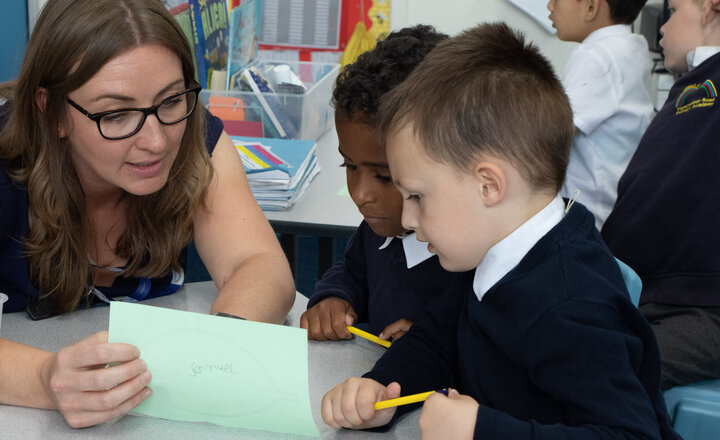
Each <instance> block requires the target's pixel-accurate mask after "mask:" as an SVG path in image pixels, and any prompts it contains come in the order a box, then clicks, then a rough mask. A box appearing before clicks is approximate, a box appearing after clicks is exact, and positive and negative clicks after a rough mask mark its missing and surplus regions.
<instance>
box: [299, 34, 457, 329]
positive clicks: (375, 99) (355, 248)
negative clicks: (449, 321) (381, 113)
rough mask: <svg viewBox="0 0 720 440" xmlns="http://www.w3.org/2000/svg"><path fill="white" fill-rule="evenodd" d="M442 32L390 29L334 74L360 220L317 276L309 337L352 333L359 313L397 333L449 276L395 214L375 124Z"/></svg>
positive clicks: (306, 323) (306, 322)
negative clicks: (386, 97)
mask: <svg viewBox="0 0 720 440" xmlns="http://www.w3.org/2000/svg"><path fill="white" fill-rule="evenodd" d="M446 38H447V35H445V34H441V33H438V32H436V31H435V29H433V28H432V27H430V26H423V25H419V26H415V27H411V28H406V29H402V30H400V31H397V32H393V33H391V34H390V35H388V36H387V38H386V39H385V40H382V41H379V42H378V44H377V46H376V47H375V48H374V49H373V50H371V51H369V52H366V53H364V54H362V55H361V56H360V57H359V58H358V59H357V61H356V62H355V63H353V64H351V65H348V66H347V67H346V68H345V69H344V70H343V72H342V73H341V74H340V76H339V77H338V79H337V82H336V84H335V90H334V92H333V104H334V106H335V128H336V130H337V134H338V139H339V147H338V150H339V151H340V154H341V155H342V157H343V164H342V165H341V166H343V167H345V168H346V170H347V184H348V191H349V192H350V197H352V200H353V202H355V204H356V205H357V207H358V209H359V210H360V212H361V213H362V215H363V217H364V221H363V222H362V223H361V224H360V227H359V228H358V230H357V232H355V234H354V235H353V236H352V237H351V238H350V239H349V241H348V244H347V248H346V249H345V260H344V261H340V262H338V263H336V264H335V265H334V266H333V267H331V268H330V269H329V270H328V271H327V273H325V275H324V276H323V277H322V279H320V281H318V282H317V285H316V291H315V294H314V295H313V296H312V297H311V298H310V302H309V303H308V310H307V311H306V312H305V313H303V315H302V317H301V318H300V326H301V327H302V328H306V329H308V337H309V338H311V339H317V340H338V339H346V338H349V337H350V333H349V332H348V331H347V328H346V326H347V325H350V324H353V323H355V322H356V321H359V322H368V327H369V331H370V332H371V333H373V334H376V335H378V334H379V336H380V338H382V339H388V340H396V339H397V338H399V337H400V336H402V335H403V334H404V333H405V332H406V331H407V330H408V328H410V325H412V321H414V320H415V319H417V318H419V317H420V316H421V315H422V312H423V310H424V308H425V305H426V304H427V303H428V302H429V301H430V300H431V299H433V298H434V297H435V296H436V295H437V294H438V293H439V292H440V291H441V290H442V289H443V288H444V287H446V286H447V285H448V284H449V279H450V274H449V273H448V272H446V271H445V270H443V269H442V267H440V264H439V263H438V259H437V257H435V256H433V255H432V254H431V253H430V252H429V251H428V250H427V247H426V246H425V244H423V243H419V242H418V241H417V239H416V237H415V234H414V233H412V231H407V230H406V229H405V228H403V226H402V224H401V222H400V216H401V213H402V197H401V196H400V193H399V192H398V190H397V189H396V188H395V186H394V185H393V182H392V178H391V177H390V170H389V168H388V164H387V158H386V156H385V143H384V142H382V141H379V140H378V139H377V137H376V136H375V131H374V125H375V116H376V113H377V109H378V104H379V100H380V97H381V96H382V95H383V94H385V93H386V92H388V91H389V90H390V89H392V88H393V87H395V86H396V85H398V84H399V83H400V82H402V81H403V80H404V79H405V78H406V77H407V76H408V74H409V73H410V71H412V69H413V68H415V66H417V64H418V63H419V62H420V61H421V60H422V59H423V57H425V55H426V54H427V53H428V52H429V51H430V49H432V48H433V47H435V45H436V44H437V43H438V42H440V41H442V40H444V39H446Z"/></svg>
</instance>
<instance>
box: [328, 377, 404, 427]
mask: <svg viewBox="0 0 720 440" xmlns="http://www.w3.org/2000/svg"><path fill="white" fill-rule="evenodd" d="M397 397H400V384H398V383H397V382H393V383H391V384H390V385H388V386H387V387H385V386H383V385H382V384H380V383H378V382H376V381H374V380H372V379H365V378H359V377H351V378H350V379H348V380H346V381H345V382H343V383H341V384H340V385H338V386H336V387H335V388H333V389H332V390H330V391H328V392H327V393H326V394H325V396H324V397H323V400H322V416H323V420H324V421H325V423H327V424H328V425H329V426H332V427H333V428H352V429H364V428H373V427H376V426H382V425H387V424H388V423H389V422H390V420H391V419H392V417H393V415H394V414H395V408H394V407H393V408H387V409H381V410H379V411H376V410H375V402H378V401H380V400H387V399H395V398H397Z"/></svg>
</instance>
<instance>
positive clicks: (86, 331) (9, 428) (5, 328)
mask: <svg viewBox="0 0 720 440" xmlns="http://www.w3.org/2000/svg"><path fill="white" fill-rule="evenodd" d="M216 294H217V290H216V289H215V286H214V285H213V283H212V282H203V283H192V284H186V285H185V286H184V287H183V288H181V289H180V290H179V291H178V292H177V293H175V294H174V295H169V296H165V297H162V298H156V299H153V300H148V301H145V302H144V304H149V305H156V306H162V307H167V308H172V309H180V310H189V311H194V312H201V313H207V312H208V311H209V310H210V305H211V304H212V301H213V300H214V298H215V295H216ZM306 304H307V298H305V297H304V296H303V295H300V294H298V295H297V298H296V300H295V304H294V306H293V308H292V310H291V311H290V313H289V315H288V318H287V320H286V324H287V325H291V326H294V327H297V326H298V325H299V321H300V315H301V314H302V312H303V311H304V310H305V307H306ZM108 316H109V308H108V307H97V308H93V309H90V310H80V311H76V312H72V313H69V314H67V315H65V316H60V317H54V318H49V319H46V320H43V321H32V320H30V318H29V317H28V316H27V314H25V313H22V312H20V313H10V314H5V315H4V316H3V319H2V330H1V331H2V337H3V338H6V339H10V340H13V341H17V342H22V343H25V344H28V345H33V346H35V347H39V348H42V349H46V350H53V351H55V350H58V349H60V348H62V347H64V346H66V345H69V344H71V343H74V342H77V341H78V340H80V339H83V338H85V337H87V336H90V335H92V334H94V333H96V332H98V331H101V330H107V327H108ZM384 350H385V349H384V348H382V347H380V346H378V345H375V344H373V343H371V342H369V341H365V340H363V339H359V338H353V339H351V340H348V341H340V342H317V341H310V342H309V347H308V357H309V365H308V371H309V376H310V377H309V388H310V404H311V407H312V413H313V418H314V420H315V424H316V425H317V427H318V430H319V431H320V434H321V437H322V438H323V439H348V440H354V439H359V440H362V439H378V438H383V439H408V438H420V428H419V426H418V417H419V411H417V410H416V411H413V412H412V413H410V414H408V415H406V416H404V417H403V418H401V419H400V420H399V421H398V423H396V424H395V425H394V426H393V427H392V429H390V430H389V431H387V432H385V433H381V434H378V433H370V432H363V431H352V430H335V429H333V428H330V427H329V426H327V425H325V423H324V422H323V421H322V416H321V414H320V402H321V400H322V397H323V395H324V394H325V393H326V392H327V391H328V390H330V389H331V388H332V387H334V386H335V385H337V384H338V383H340V382H342V381H344V380H345V379H347V378H348V377H351V376H359V375H362V374H363V373H365V372H366V371H368V370H369V369H370V368H371V367H372V366H373V364H374V363H375V361H376V360H377V359H378V358H379V357H380V356H381V355H382V353H383V351H384ZM0 438H1V439H3V440H15V439H22V440H33V439H43V440H52V439H95V438H103V439H154V440H160V439H173V440H182V439H193V440H196V439H210V438H211V439H236V438H252V439H307V438H309V437H300V436H292V435H287V434H278V433H271V432H265V431H250V430H242V429H236V428H226V427H222V426H217V425H212V424H206V423H189V422H176V421H169V420H162V419H156V418H150V417H141V416H134V415H127V416H125V417H122V418H120V419H118V420H115V421H113V422H108V423H104V424H101V425H98V426H94V427H91V428H85V429H73V428H70V427H69V426H68V425H67V423H65V420H64V419H63V417H62V415H60V413H59V412H57V411H48V410H39V409H32V408H22V407H15V406H8V405H0Z"/></svg>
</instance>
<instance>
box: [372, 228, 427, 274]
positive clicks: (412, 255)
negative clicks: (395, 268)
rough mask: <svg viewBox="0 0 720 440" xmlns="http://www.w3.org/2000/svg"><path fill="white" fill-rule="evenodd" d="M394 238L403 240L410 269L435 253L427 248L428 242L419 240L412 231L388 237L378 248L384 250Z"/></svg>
mask: <svg viewBox="0 0 720 440" xmlns="http://www.w3.org/2000/svg"><path fill="white" fill-rule="evenodd" d="M394 238H399V239H400V240H402V245H403V250H404V251H405V261H406V262H407V268H408V269H412V268H413V267H415V266H417V265H418V264H420V263H422V262H423V261H425V260H427V259H428V258H430V257H432V256H433V255H435V254H433V253H431V252H430V251H429V250H428V249H427V243H423V242H422V241H418V239H417V236H416V235H415V233H414V232H410V233H409V234H405V235H401V236H399V237H388V238H386V239H385V243H383V244H382V246H380V247H379V248H378V250H383V249H385V248H386V247H388V246H390V242H392V241H393V239H394Z"/></svg>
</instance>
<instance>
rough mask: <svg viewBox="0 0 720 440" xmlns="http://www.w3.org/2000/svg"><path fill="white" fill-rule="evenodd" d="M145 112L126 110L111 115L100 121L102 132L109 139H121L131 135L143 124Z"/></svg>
mask: <svg viewBox="0 0 720 440" xmlns="http://www.w3.org/2000/svg"><path fill="white" fill-rule="evenodd" d="M142 120H143V112H142V111H140V110H126V111H122V112H117V113H110V114H109V115H105V116H103V117H102V119H100V132H101V133H102V135H103V136H105V137H107V138H121V137H125V136H127V135H129V134H130V133H132V132H133V131H135V129H136V128H137V127H138V126H139V125H140V124H141V123H142Z"/></svg>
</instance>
